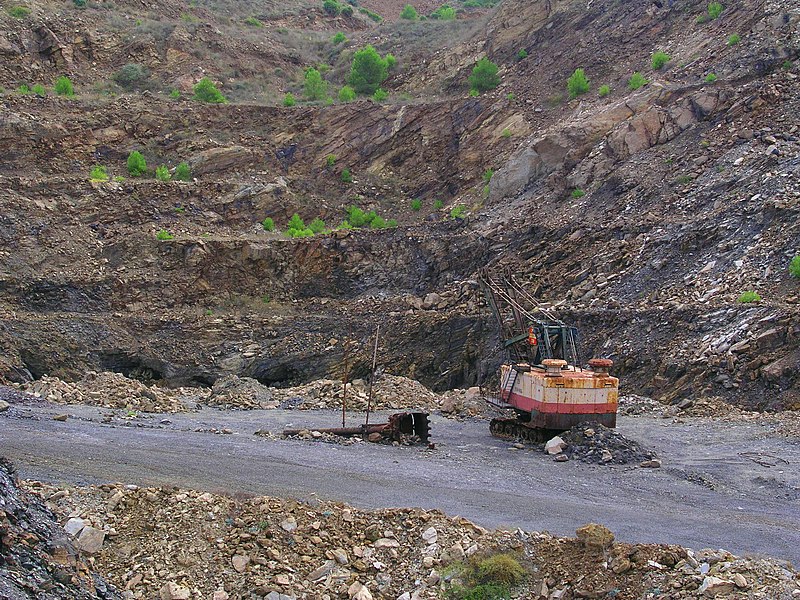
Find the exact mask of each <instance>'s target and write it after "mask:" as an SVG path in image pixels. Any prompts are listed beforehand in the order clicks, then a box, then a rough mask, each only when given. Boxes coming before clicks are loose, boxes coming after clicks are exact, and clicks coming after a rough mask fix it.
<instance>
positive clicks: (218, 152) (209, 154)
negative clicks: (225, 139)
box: [189, 146, 253, 175]
mask: <svg viewBox="0 0 800 600" xmlns="http://www.w3.org/2000/svg"><path fill="white" fill-rule="evenodd" d="M252 160H253V156H252V154H251V152H250V150H248V149H247V148H244V147H242V146H228V147H225V148H211V149H210V150H205V151H203V152H200V153H198V154H196V155H194V156H193V157H192V158H191V160H190V161H189V166H190V167H191V169H192V174H193V175H204V174H206V173H214V172H218V171H229V170H234V169H235V168H237V167H238V168H246V167H247V166H248V165H249V164H250V162H251V161H252Z"/></svg>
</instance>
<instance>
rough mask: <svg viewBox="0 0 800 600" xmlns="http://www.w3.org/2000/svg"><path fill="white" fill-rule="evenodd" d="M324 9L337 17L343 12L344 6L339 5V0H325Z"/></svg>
mask: <svg viewBox="0 0 800 600" xmlns="http://www.w3.org/2000/svg"><path fill="white" fill-rule="evenodd" d="M322 10H324V11H325V12H326V13H328V14H329V15H330V16H332V17H335V16H337V15H338V14H339V13H340V12H342V7H341V6H340V5H339V2H337V0H325V1H324V2H323V3H322Z"/></svg>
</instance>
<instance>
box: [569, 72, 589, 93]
mask: <svg viewBox="0 0 800 600" xmlns="http://www.w3.org/2000/svg"><path fill="white" fill-rule="evenodd" d="M567 91H568V92H569V99H570V100H572V99H574V98H577V97H578V96H580V95H582V94H585V93H586V92H588V91H589V80H588V79H587V78H586V74H585V73H584V72H583V69H575V72H574V73H573V74H572V75H570V77H569V79H567Z"/></svg>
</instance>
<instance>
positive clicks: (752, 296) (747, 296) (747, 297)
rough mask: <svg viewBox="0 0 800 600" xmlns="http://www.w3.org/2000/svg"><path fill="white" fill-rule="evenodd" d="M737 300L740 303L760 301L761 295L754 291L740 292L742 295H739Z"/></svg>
mask: <svg viewBox="0 0 800 600" xmlns="http://www.w3.org/2000/svg"><path fill="white" fill-rule="evenodd" d="M739 302H741V303H742V304H750V303H752V302H761V296H759V295H758V294H757V293H756V292H742V295H741V296H739Z"/></svg>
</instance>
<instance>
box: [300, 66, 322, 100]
mask: <svg viewBox="0 0 800 600" xmlns="http://www.w3.org/2000/svg"><path fill="white" fill-rule="evenodd" d="M303 93H304V95H305V97H306V100H311V101H314V100H325V98H327V97H328V82H327V81H325V80H324V79H322V75H321V74H320V72H319V71H317V70H316V69H314V68H311V69H308V70H306V77H305V83H304V85H303Z"/></svg>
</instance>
